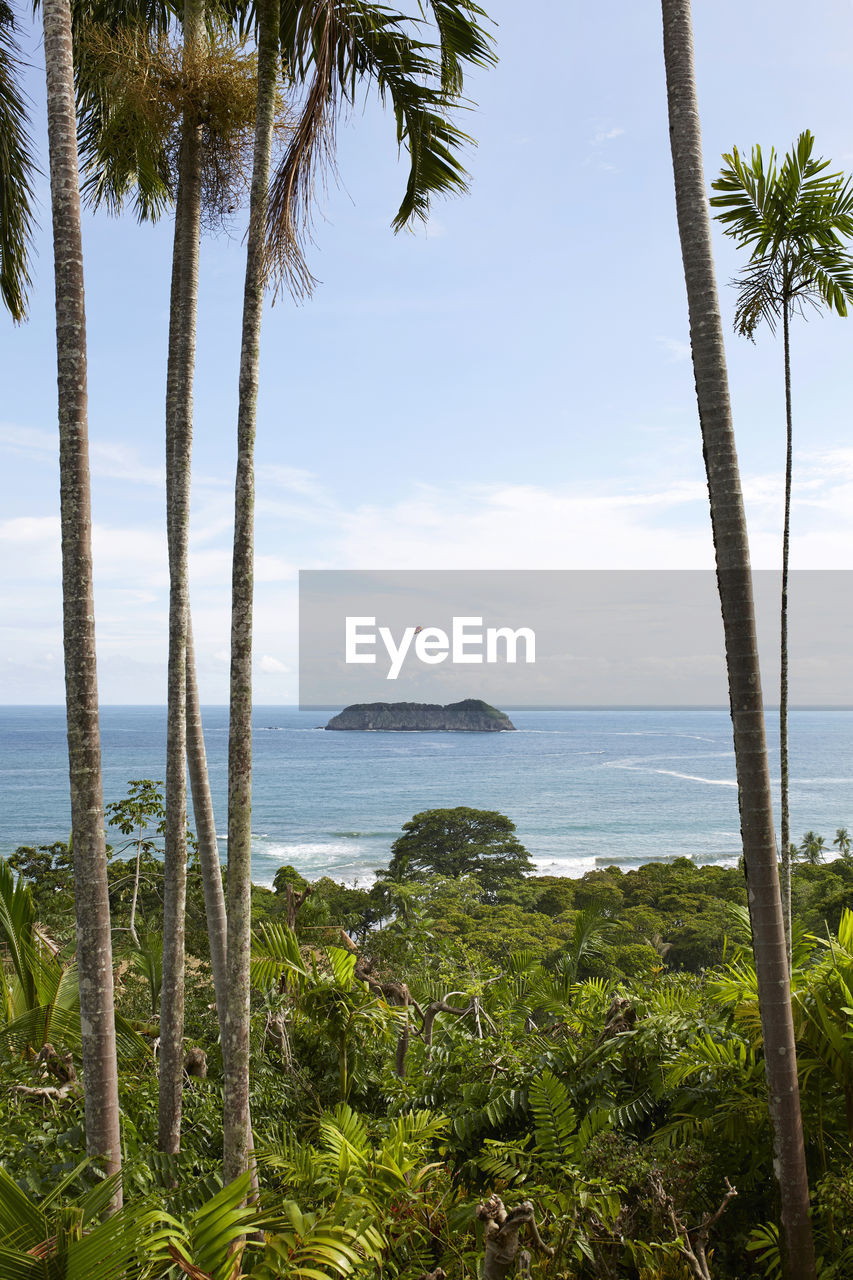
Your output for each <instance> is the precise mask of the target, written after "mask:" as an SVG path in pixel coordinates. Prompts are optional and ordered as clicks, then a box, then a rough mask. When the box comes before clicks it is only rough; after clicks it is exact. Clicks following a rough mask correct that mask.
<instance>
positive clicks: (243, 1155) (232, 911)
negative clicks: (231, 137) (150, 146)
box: [223, 0, 494, 1178]
mask: <svg viewBox="0 0 853 1280" xmlns="http://www.w3.org/2000/svg"><path fill="white" fill-rule="evenodd" d="M419 9H420V15H421V18H422V19H425V18H426V17H427V16H428V15H429V16H431V17H432V19H433V21H434V24H435V28H436V33H437V43H435V44H430V43H427V42H426V41H424V40H422V39H420V38H415V37H414V36H412V35H411V34H410V32H409V30H408V27H409V26H410V23H409V20H408V19H407V18H405V17H404V15H403V14H400V13H397V12H394V11H392V10H389V9H387V8H386V7H384V6H382V5H379V4H373V3H364V0H348V2H347V3H344V4H341V3H339V2H338V0H307V2H306V0H292V2H291V3H285V4H284V5H283V6H281V7H280V6H279V5H278V4H276V3H273V2H272V0H263V3H259V4H258V6H257V10H256V12H257V22H258V109H257V114H256V125H255V128H256V132H255V152H254V163H253V175H252V188H251V198H250V212H249V236H248V242H247V250H246V283H245V291H244V300H243V330H242V346H241V353H240V386H239V407H238V418H237V458H238V462H237V478H236V491H235V508H234V554H233V561H232V606H231V608H232V612H231V682H230V706H231V719H230V729H229V747H228V911H227V915H228V947H227V962H228V1013H227V1016H226V1022H227V1029H226V1035H225V1037H224V1040H223V1061H224V1069H225V1157H224V1159H225V1173H226V1177H228V1178H233V1177H235V1176H237V1174H239V1173H240V1172H242V1170H243V1169H244V1168H245V1167H246V1160H247V1151H248V1140H249V1131H248V1120H247V1117H248V1097H249V989H250V983H249V965H250V958H251V797H252V720H251V717H252V597H253V585H254V583H253V579H254V443H255V430H256V418H257V395H258V376H259V356H260V331H261V318H262V311H263V295H264V285H265V281H266V278H267V275H268V274H269V273H270V272H272V273H273V274H277V275H278V278H279V279H282V278H286V279H288V280H289V282H290V284H291V286H292V287H294V288H295V289H296V290H300V289H301V290H306V289H308V288H309V287H310V283H311V280H310V274H309V272H308V270H307V267H306V265H305V261H304V258H303V255H302V249H301V242H300V232H301V230H302V228H303V227H304V225H305V221H306V217H307V215H308V210H309V204H310V199H311V191H312V185H313V179H314V176H315V174H316V170H317V167H318V166H319V165H322V163H323V161H324V160H327V159H328V158H329V156H330V154H331V152H332V149H333V142H334V128H335V122H336V119H337V117H338V115H339V113H340V109H341V107H344V108H345V107H347V106H352V105H353V103H354V98H355V94H356V93H357V91H358V90H359V88H360V86H361V85H362V84H364V83H366V84H368V85H370V84H373V85H375V87H376V88H377V89H378V91H379V94H380V97H381V98H382V99H383V100H384V99H385V98H386V97H387V98H388V99H389V100H390V103H391V105H392V106H393V109H394V113H395V117H396V121H397V140H398V142H400V143H405V145H406V147H407V149H408V152H409V157H410V162H411V164H410V171H409V178H408V182H407V186H406V191H405V193H404V196H403V200H402V202H401V205H400V208H399V209H398V211H397V214H396V217H395V219H394V226H395V228H397V229H399V228H401V227H403V226H405V225H407V224H408V223H409V222H410V221H411V220H412V219H413V218H416V217H420V218H424V219H425V218H426V217H427V216H428V213H429V206H430V200H431V198H432V197H433V196H435V195H437V194H439V193H449V192H458V191H463V190H464V189H465V171H464V169H463V167H462V165H461V163H460V161H459V159H458V156H457V154H456V152H457V151H458V148H459V147H460V145H461V144H462V143H464V142H465V141H467V139H466V137H465V135H464V134H463V133H462V132H461V130H459V129H458V127H457V126H456V125H455V124H454V123H453V122H452V121H451V120H450V119H449V112H450V110H451V109H452V107H453V106H455V105H457V104H458V102H459V100H460V96H461V92H462V86H463V76H464V70H465V66H466V64H474V65H480V66H483V65H487V64H489V63H490V62H492V61H493V60H494V54H493V52H492V49H491V44H490V42H489V39H488V37H487V36H486V35H485V33H484V32H483V30H482V29H481V27H480V25H479V22H480V20H481V19H482V18H483V17H484V16H485V15H484V13H483V10H482V9H480V7H479V6H478V5H476V4H474V3H472V2H471V0H423V2H422V3H420V4H419ZM279 51H280V52H281V55H282V56H283V57H284V59H285V61H286V65H287V67H288V68H289V72H290V75H291V77H292V80H293V83H294V85H295V86H300V87H302V88H303V90H304V94H303V103H302V109H301V112H300V114H299V117H298V120H297V122H296V126H295V129H294V131H293V137H292V141H291V142H290V145H289V146H288V148H287V150H286V152H285V155H284V157H283V160H282V163H281V164H280V166H279V167H278V169H277V171H276V173H275V175H274V177H273V180H272V186H271V188H270V184H269V175H270V167H271V166H270V157H271V144H272V121H273V110H274V101H275V92H276V81H277V73H278V56H279ZM265 230H266V231H267V232H268V237H267V243H266V244H265Z"/></svg>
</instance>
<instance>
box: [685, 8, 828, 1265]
mask: <svg viewBox="0 0 853 1280" xmlns="http://www.w3.org/2000/svg"><path fill="white" fill-rule="evenodd" d="M662 9H663V35H664V59H665V63H666V80H667V96H668V106H669V125H670V141H671V145H672V163H673V173H674V178H675V195H676V208H677V215H678V230H679V236H680V239H681V251H682V258H683V261H684V275H685V281H686V285H687V299H688V307H689V313H690V342H691V348H692V353H693V368H694V374H695V379H696V394H697V399H698V404H699V418H700V422H701V427H702V441H703V450H704V456H705V466H706V473H707V478H708V491H709V498H710V506H711V522H712V527H713V535H714V548H715V552H716V561H717V581H718V586H719V592H720V604H721V608H722V615H723V629H724V633H725V645H726V665H727V670H728V677H729V697H730V703H731V714H732V725H733V729H734V748H735V763H736V771H737V783H738V803H739V807H740V820H741V834H742V839H743V852H744V863H745V866H746V876H747V891H748V897H749V910H750V919H751V922H752V938H753V950H754V954H755V967H756V973H757V978H758V997H759V1006H760V1010H761V1026H762V1032H763V1036H764V1054H765V1067H766V1074H767V1086H768V1093H769V1109H770V1119H771V1126H772V1130H773V1147H774V1152H773V1154H774V1162H773V1163H774V1169H775V1172H776V1176H777V1178H778V1182H779V1193H780V1197H781V1205H782V1229H783V1240H784V1249H785V1274H786V1276H787V1277H789V1278H790V1280H794V1278H795V1277H796V1280H814V1277H815V1260H814V1246H813V1241H812V1231H811V1221H810V1219H809V1189H808V1181H807V1176H806V1162H805V1151H804V1147H803V1131H802V1120H801V1116H800V1095H799V1088H798V1081H797V1059H796V1050H795V1045H794V1028H793V1019H792V1016H791V998H790V986H789V977H788V962H787V948H786V944H785V926H784V921H783V918H782V900H781V897H780V893H779V875H778V865H777V856H776V840H775V836H774V832H773V809H772V804H771V797H770V773H769V769H768V764H767V745H766V740H765V732H764V708H763V705H762V697H761V681H760V676H759V669H758V649H757V644H756V635H755V618H754V608H753V600H752V579H751V573H750V564H749V544H748V541H747V531H746V518H745V515H744V509H743V498H742V495H741V489H740V477H739V472H738V465H737V455H736V452H735V443H734V431H733V427H732V419H731V406H730V402H729V391H728V375H727V372H726V363H725V352H724V345H723V331H722V322H721V319H720V311H719V302H718V299H717V285H716V277H715V274H714V262H713V254H712V249H711V223H710V214H709V210H708V202H707V196H706V190H705V178H704V173H703V168H702V138H701V130H700V126H699V110H698V105H697V100H696V82H695V72H694V65H693V31H692V21H691V13H690V0H662Z"/></svg>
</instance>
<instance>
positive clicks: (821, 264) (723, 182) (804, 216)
mask: <svg viewBox="0 0 853 1280" xmlns="http://www.w3.org/2000/svg"><path fill="white" fill-rule="evenodd" d="M813 149H814V138H813V137H812V135H811V133H810V132H809V131H808V130H806V131H805V132H804V133H801V134H800V136H799V138H798V139H797V142H796V145H795V146H794V147H793V148H792V149H791V151H789V152H788V154H787V155H786V156H785V157H784V159H783V161H782V164H781V166H779V167H778V168H777V165H776V153H775V151H773V150H771V152H770V154H769V156H768V157H767V162H766V164H765V160H764V157H763V155H762V152H761V148H760V147H753V149H752V156H751V159H750V160H749V161H747V160H746V159H745V158H744V157H742V156H741V155H740V153H739V152H738V149H737V147H735V148H733V150H732V152H731V154H730V155H725V156H724V157H723V159H724V160H725V162H726V164H725V168H724V169H723V170H722V172H721V174H720V177H719V178H717V180H716V181H715V182H713V183H712V184H711V185H712V187H713V189H714V190H715V191H718V192H720V193H721V194H720V195H716V196H712V198H711V204H712V205H713V206H714V207H715V208H719V209H722V210H724V212H722V213H718V214H717V215H716V216H717V219H718V220H719V221H720V222H721V223H722V224H723V228H724V230H725V233H726V235H728V236H731V237H732V238H733V239H734V240H735V241H736V242H737V243H738V245H740V246H742V247H743V248H746V249H749V250H750V258H749V262H748V263H747V265H746V267H745V268H744V269H743V271H742V272H741V276H740V282H739V294H738V305H737V310H736V312H735V326H736V328H737V329H738V332H739V333H742V334H744V335H745V336H746V337H749V338H751V337H752V336H753V335H754V333H755V330H756V328H757V327H758V325H759V324H760V322H761V321H762V320H765V321H766V322H767V324H768V326H769V328H770V329H771V330H773V329H775V325H776V321H777V320H778V318H779V316H780V315H781V314H782V312H783V310H787V311H788V313H789V314H790V313H791V311H792V310H793V309H794V308H795V307H798V308H799V309H800V310H802V308H803V305H804V304H805V303H811V304H813V305H819V304H821V303H822V304H823V305H824V306H826V307H829V308H830V310H833V311H836V312H837V313H838V314H839V315H842V316H846V314H847V304H848V302H849V301H850V300H851V298H853V258H851V256H850V254H849V253H848V252H847V250H846V249H845V247H844V241H845V240H846V239H849V237H850V236H851V235H853V183H851V180H850V179H849V178H845V177H844V175H843V174H840V173H827V172H826V170H827V169H828V168H829V161H828V160H822V159H820V160H818V159H816V158H815V157H814V156H813V155H812V151H813Z"/></svg>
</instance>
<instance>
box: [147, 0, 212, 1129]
mask: <svg viewBox="0 0 853 1280" xmlns="http://www.w3.org/2000/svg"><path fill="white" fill-rule="evenodd" d="M183 39H184V66H185V67H186V68H187V70H188V71H189V70H190V69H191V67H192V64H193V62H194V61H195V60H196V59H197V58H198V57H199V56H200V52H201V47H202V44H203V41H204V0H185V7H184V21H183ZM201 130H202V126H201V119H200V112H199V106H198V105H197V104H193V105H192V106H191V107H190V108H189V109H188V110H186V111H185V113H184V118H183V127H182V131H181V154H180V161H179V176H178V192H177V200H176V206H175V234H174V251H173V257H172V296H171V307H170V312H169V353H168V363H167V373H166V526H167V531H168V547H169V676H168V693H167V729H166V840H165V853H164V859H165V867H164V882H163V997H162V1007H161V1013H160V1090H159V1099H158V1126H159V1127H158V1145H159V1147H160V1150H161V1151H166V1152H172V1153H174V1152H176V1151H178V1150H180V1145H181V1105H182V1097H183V1072H184V1046H183V1038H184V917H185V913H186V897H187V766H186V760H187V718H186V709H187V635H188V630H189V518H190V465H191V464H190V460H191V455H192V426H193V419H192V411H193V374H194V369H195V336H196V326H195V316H196V312H197V308H198V270H199V241H200V235H201V203H202V193H201V184H202V139H201Z"/></svg>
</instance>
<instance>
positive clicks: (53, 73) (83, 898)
mask: <svg viewBox="0 0 853 1280" xmlns="http://www.w3.org/2000/svg"><path fill="white" fill-rule="evenodd" d="M42 15H43V21H44V53H45V67H46V73H47V126H48V145H49V151H50V190H51V203H52V207H53V252H54V275H55V280H56V346H57V362H58V390H59V465H60V502H61V525H62V599H63V630H64V647H65V689H66V709H67V718H68V758H69V772H70V779H71V829H72V834H73V838H74V900H75V911H76V917H77V963H78V968H79V974H80V1013H81V1024H82V1027H83V1081H84V1091H85V1109H86V1146H87V1150H88V1151H89V1152H90V1153H91V1154H93V1155H98V1156H101V1157H102V1158H103V1159H104V1161H105V1165H106V1168H107V1170H108V1171H109V1172H111V1173H113V1172H116V1171H117V1170H118V1169H119V1168H120V1166H121V1149H120V1140H119V1109H118V1072H117V1067H116V1040H115V1007H114V997H113V968H112V943H111V935H110V906H109V895H108V890H107V860H106V846H105V839H104V805H103V792H102V785H101V749H100V730H99V724H98V680H97V669H96V656H95V620H94V603H93V597H92V546H91V523H92V522H91V505H90V495H89V449H88V424H87V394H86V315H85V305H84V293H83V245H82V238H81V231H80V192H79V186H78V160H77V128H76V125H77V121H76V114H75V102H74V68H73V64H72V52H71V11H70V8H69V5H68V0H42ZM116 1201H118V1202H120V1190H119V1191H117V1192H116Z"/></svg>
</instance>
